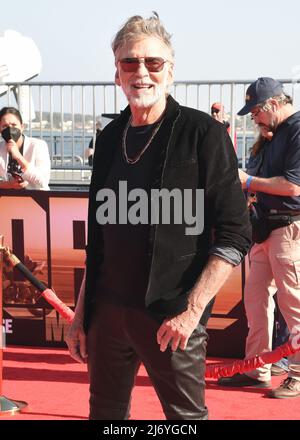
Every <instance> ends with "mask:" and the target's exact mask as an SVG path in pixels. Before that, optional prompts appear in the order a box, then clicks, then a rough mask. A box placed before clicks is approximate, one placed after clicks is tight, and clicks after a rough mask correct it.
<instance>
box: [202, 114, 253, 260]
mask: <svg viewBox="0 0 300 440" xmlns="http://www.w3.org/2000/svg"><path fill="white" fill-rule="evenodd" d="M199 156H200V160H199V164H200V167H201V170H200V171H201V176H202V179H203V187H204V190H205V206H204V209H205V212H204V215H205V218H206V221H207V222H209V224H210V225H211V227H212V229H213V230H214V234H213V235H214V240H213V243H212V247H213V248H214V250H216V249H227V250H228V248H233V249H235V250H236V251H237V254H236V255H238V254H241V255H242V256H244V255H246V254H247V252H248V250H249V247H250V244H251V225H250V221H249V214H248V209H247V205H246V200H245V197H244V194H243V191H242V187H241V183H240V179H239V176H238V163H237V158H236V154H235V151H234V148H233V145H232V142H231V139H230V136H229V135H228V133H227V131H226V129H225V128H224V126H223V124H221V123H219V122H217V121H212V123H211V125H210V127H209V128H208V130H207V132H206V135H205V136H204V138H203V141H202V143H201V145H200V147H199ZM210 253H214V254H215V251H213V249H212V252H210ZM224 255H225V254H224ZM220 256H221V255H220ZM223 257H224V256H223ZM234 260H235V258H234Z"/></svg>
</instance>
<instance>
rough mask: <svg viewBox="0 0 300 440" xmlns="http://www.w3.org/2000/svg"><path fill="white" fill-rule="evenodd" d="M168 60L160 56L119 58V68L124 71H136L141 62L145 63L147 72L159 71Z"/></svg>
mask: <svg viewBox="0 0 300 440" xmlns="http://www.w3.org/2000/svg"><path fill="white" fill-rule="evenodd" d="M167 61H168V60H165V59H164V58H160V57H146V58H122V59H121V60H119V63H120V65H121V68H122V70H123V71H124V72H136V71H137V70H138V68H139V65H140V64H141V63H144V64H145V67H146V69H147V70H148V71H149V72H161V71H162V70H163V68H164V65H165V63H166V62H167Z"/></svg>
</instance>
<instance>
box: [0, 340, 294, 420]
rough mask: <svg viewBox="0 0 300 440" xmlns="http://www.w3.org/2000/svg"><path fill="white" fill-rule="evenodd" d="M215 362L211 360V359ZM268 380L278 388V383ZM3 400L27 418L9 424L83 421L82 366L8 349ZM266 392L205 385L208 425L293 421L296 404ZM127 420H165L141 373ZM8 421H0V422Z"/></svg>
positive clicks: (62, 353)
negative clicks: (20, 403)
mask: <svg viewBox="0 0 300 440" xmlns="http://www.w3.org/2000/svg"><path fill="white" fill-rule="evenodd" d="M214 362H216V359H214ZM284 377H285V376H281V377H275V378H273V379H272V382H273V386H277V385H278V384H279V383H280V381H281V380H282V378H284ZM3 378H4V383H3V395H4V396H6V397H8V398H10V399H15V400H24V401H26V402H27V403H28V404H29V406H28V407H27V409H26V412H23V413H22V414H17V415H15V416H13V417H9V418H10V419H11V420H21V419H22V420H58V419H61V420H67V419H77V420H84V419H86V418H87V415H88V394H89V393H88V379H87V373H86V366H85V365H81V364H78V363H76V362H75V361H73V360H72V359H71V358H70V356H69V355H68V352H67V350H63V349H43V348H27V347H26V348H23V347H13V348H12V347H9V348H7V349H5V350H4V370H3ZM264 394H265V391H262V390H258V389H251V388H247V389H244V390H241V389H239V390H234V389H227V388H220V387H218V386H217V385H216V381H214V380H209V381H208V383H207V392H206V404H207V406H208V408H209V418H210V419H211V420H276V419H281V420H298V419H299V414H300V411H299V409H300V398H296V399H280V400H279V399H268V398H265V397H264ZM131 413H132V416H131V417H132V419H135V420H164V415H163V412H162V410H161V406H160V403H159V401H158V399H157V397H156V394H155V391H154V389H153V387H152V385H151V383H150V381H149V379H148V376H147V373H146V372H145V369H144V368H143V367H141V369H140V371H139V374H138V377H137V381H136V387H135V389H134V392H133V402H132V411H131ZM5 418H8V417H1V419H2V420H4V419H5Z"/></svg>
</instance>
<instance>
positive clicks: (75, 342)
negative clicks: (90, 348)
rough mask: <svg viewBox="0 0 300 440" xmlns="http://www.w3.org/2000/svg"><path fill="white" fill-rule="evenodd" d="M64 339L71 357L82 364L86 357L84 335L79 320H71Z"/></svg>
mask: <svg viewBox="0 0 300 440" xmlns="http://www.w3.org/2000/svg"><path fill="white" fill-rule="evenodd" d="M65 340H66V343H67V345H68V348H69V352H70V355H71V356H72V358H73V359H75V361H77V362H80V363H81V364H83V363H84V361H85V360H86V358H87V351H86V335H85V333H84V330H83V327H82V322H81V321H78V320H76V318H75V319H74V320H73V322H72V324H71V326H70V328H69V331H68V334H67V336H66V338H65Z"/></svg>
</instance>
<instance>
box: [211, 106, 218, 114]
mask: <svg viewBox="0 0 300 440" xmlns="http://www.w3.org/2000/svg"><path fill="white" fill-rule="evenodd" d="M219 112H220V110H219V109H218V108H214V107H212V109H211V110H210V113H211V114H212V115H213V114H214V113H217V114H218V113H219Z"/></svg>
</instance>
